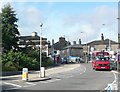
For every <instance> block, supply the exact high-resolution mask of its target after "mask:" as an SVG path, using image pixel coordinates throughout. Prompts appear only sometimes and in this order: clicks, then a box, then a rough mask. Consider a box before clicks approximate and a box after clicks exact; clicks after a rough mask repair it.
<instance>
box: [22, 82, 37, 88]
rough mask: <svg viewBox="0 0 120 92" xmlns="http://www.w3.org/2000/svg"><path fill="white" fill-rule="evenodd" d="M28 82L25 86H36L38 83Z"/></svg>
mask: <svg viewBox="0 0 120 92" xmlns="http://www.w3.org/2000/svg"><path fill="white" fill-rule="evenodd" d="M25 83H27V84H28V85H27V86H23V87H30V86H35V85H36V84H35V83H30V82H25Z"/></svg>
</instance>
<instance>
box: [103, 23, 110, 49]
mask: <svg viewBox="0 0 120 92" xmlns="http://www.w3.org/2000/svg"><path fill="white" fill-rule="evenodd" d="M105 25H106V24H102V26H105ZM110 34H111V31H110ZM107 50H108V51H111V41H110V38H109V42H108V48H107Z"/></svg>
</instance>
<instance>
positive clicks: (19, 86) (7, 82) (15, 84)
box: [4, 82, 22, 87]
mask: <svg viewBox="0 0 120 92" xmlns="http://www.w3.org/2000/svg"><path fill="white" fill-rule="evenodd" d="M4 84H7V85H12V86H15V87H22V86H20V85H17V84H13V83H9V82H4Z"/></svg>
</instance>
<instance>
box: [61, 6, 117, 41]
mask: <svg viewBox="0 0 120 92" xmlns="http://www.w3.org/2000/svg"><path fill="white" fill-rule="evenodd" d="M86 12H87V11H86ZM116 18H117V7H116V8H113V7H109V6H105V5H103V6H100V7H96V8H94V9H93V10H91V13H89V14H81V15H73V16H71V15H70V16H68V17H67V16H66V17H65V18H64V19H63V20H64V26H65V27H66V28H67V27H71V26H73V30H74V31H72V33H71V34H69V39H70V40H71V41H74V40H75V41H78V39H79V38H81V39H82V41H83V42H88V41H92V40H99V39H100V37H101V33H103V34H104V36H105V38H110V39H112V40H115V41H117V37H116V36H117V33H118V32H117V28H118V27H117V20H116ZM103 23H104V24H106V26H102V24H103ZM68 32H69V30H68ZM81 32H83V33H84V34H81ZM111 34H114V35H116V36H112V35H111ZM71 35H72V37H71ZM82 35H83V36H82Z"/></svg>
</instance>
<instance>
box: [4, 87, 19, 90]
mask: <svg viewBox="0 0 120 92" xmlns="http://www.w3.org/2000/svg"><path fill="white" fill-rule="evenodd" d="M13 89H19V87H15V88H8V89H5V90H13Z"/></svg>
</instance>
